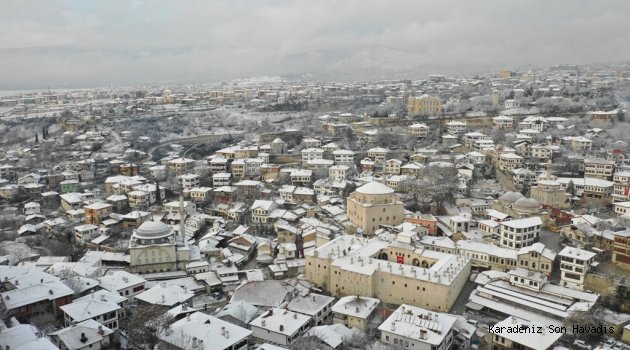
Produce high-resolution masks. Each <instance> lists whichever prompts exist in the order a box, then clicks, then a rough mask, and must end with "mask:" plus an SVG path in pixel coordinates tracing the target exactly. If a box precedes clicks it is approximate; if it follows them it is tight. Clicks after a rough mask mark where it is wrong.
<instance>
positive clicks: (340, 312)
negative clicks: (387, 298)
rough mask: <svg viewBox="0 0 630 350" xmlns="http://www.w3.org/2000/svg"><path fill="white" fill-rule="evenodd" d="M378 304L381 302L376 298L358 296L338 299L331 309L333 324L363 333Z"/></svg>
mask: <svg viewBox="0 0 630 350" xmlns="http://www.w3.org/2000/svg"><path fill="white" fill-rule="evenodd" d="M380 303H381V301H380V300H378V299H376V298H368V297H363V296H359V295H350V296H346V297H342V298H339V301H337V303H336V304H335V305H333V307H332V313H333V323H339V324H342V325H344V326H346V327H348V328H356V329H358V330H360V331H362V332H365V331H367V329H368V326H369V325H370V321H371V320H372V319H373V317H374V315H375V311H376V308H377V307H378V305H379V304H380Z"/></svg>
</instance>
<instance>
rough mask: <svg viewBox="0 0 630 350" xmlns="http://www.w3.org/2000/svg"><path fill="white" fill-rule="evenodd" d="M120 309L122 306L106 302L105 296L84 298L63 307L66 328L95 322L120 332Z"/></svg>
mask: <svg viewBox="0 0 630 350" xmlns="http://www.w3.org/2000/svg"><path fill="white" fill-rule="evenodd" d="M120 309H121V307H120V305H118V304H117V303H112V302H108V301H106V300H105V297H104V296H102V298H101V297H99V298H87V299H86V298H83V299H81V300H76V301H74V302H72V303H71V304H66V305H64V306H62V307H61V310H62V311H63V314H64V324H65V326H66V327H69V326H70V325H72V324H76V323H80V322H84V321H87V320H93V321H96V322H98V323H100V324H102V325H103V326H105V327H107V328H109V329H111V330H113V331H116V330H118V319H119V316H118V312H119V310H120Z"/></svg>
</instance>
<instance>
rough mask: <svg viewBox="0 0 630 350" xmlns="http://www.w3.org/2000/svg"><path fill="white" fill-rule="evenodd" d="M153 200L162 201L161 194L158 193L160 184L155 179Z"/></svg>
mask: <svg viewBox="0 0 630 350" xmlns="http://www.w3.org/2000/svg"><path fill="white" fill-rule="evenodd" d="M155 202H156V203H160V202H162V194H161V193H160V184H159V183H158V181H157V180H155Z"/></svg>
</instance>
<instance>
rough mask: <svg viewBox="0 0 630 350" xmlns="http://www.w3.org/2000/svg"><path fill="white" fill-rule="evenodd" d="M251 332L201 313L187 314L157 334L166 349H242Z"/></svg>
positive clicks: (160, 343) (161, 347) (160, 345)
mask: <svg viewBox="0 0 630 350" xmlns="http://www.w3.org/2000/svg"><path fill="white" fill-rule="evenodd" d="M251 334H252V331H250V330H248V329H246V328H243V327H239V326H237V325H235V324H233V323H230V322H226V321H224V320H222V319H220V318H217V317H214V316H210V315H207V314H205V313H203V312H195V313H192V314H187V315H186V316H185V317H184V318H182V319H180V320H178V321H175V322H174V323H173V324H171V325H170V326H169V327H168V329H167V330H166V331H164V332H160V334H159V335H158V337H159V339H160V342H159V348H160V349H165V350H188V349H199V350H203V349H216V350H245V349H247V347H248V340H249V337H250V336H251Z"/></svg>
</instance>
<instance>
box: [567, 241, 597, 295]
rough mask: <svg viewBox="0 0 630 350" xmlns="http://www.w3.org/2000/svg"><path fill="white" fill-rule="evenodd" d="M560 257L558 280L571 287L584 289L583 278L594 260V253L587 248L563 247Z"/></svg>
mask: <svg viewBox="0 0 630 350" xmlns="http://www.w3.org/2000/svg"><path fill="white" fill-rule="evenodd" d="M558 256H559V257H560V271H561V275H560V282H561V284H562V286H564V287H568V288H571V289H577V290H584V278H585V277H586V274H587V273H588V270H589V269H590V267H591V264H592V263H593V262H594V258H595V253H593V252H589V251H588V250H584V249H579V248H573V247H564V249H562V250H561V251H560V253H558Z"/></svg>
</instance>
